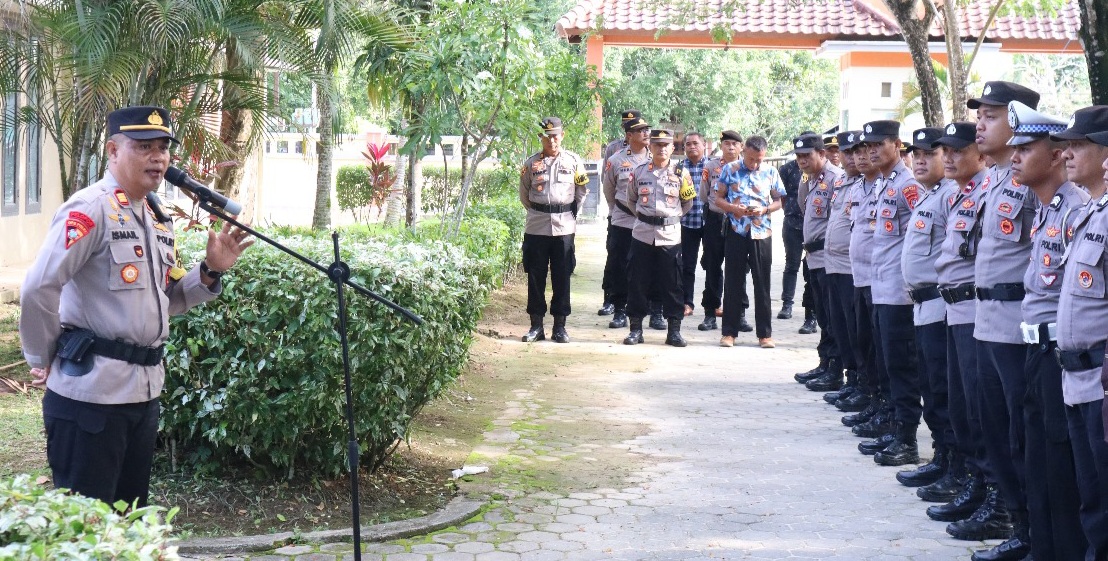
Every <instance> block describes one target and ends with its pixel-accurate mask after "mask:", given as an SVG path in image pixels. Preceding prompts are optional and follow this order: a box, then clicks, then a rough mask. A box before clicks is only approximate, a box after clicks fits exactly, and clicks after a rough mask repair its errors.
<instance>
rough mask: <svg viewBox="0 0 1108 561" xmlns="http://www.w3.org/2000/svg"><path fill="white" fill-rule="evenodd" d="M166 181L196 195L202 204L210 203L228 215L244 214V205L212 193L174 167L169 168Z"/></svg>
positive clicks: (206, 187)
mask: <svg viewBox="0 0 1108 561" xmlns="http://www.w3.org/2000/svg"><path fill="white" fill-rule="evenodd" d="M165 180H166V181H168V182H170V183H172V184H174V185H176V186H178V187H180V188H182V189H184V190H185V191H188V192H190V193H192V194H194V195H196V196H197V198H199V199H200V202H202V203H210V204H212V205H213V206H216V207H219V208H221V209H223V210H224V211H226V212H227V214H231V215H235V216H237V215H238V214H239V213H241V212H242V205H240V204H238V203H236V202H235V201H232V200H231V199H228V198H227V197H224V196H223V195H220V194H219V193H216V192H215V191H212V190H211V189H210V188H208V186H207V185H204V184H203V183H201V182H199V181H197V180H195V179H193V178H191V177H189V174H187V173H185V172H183V171H181V170H179V169H177V168H175V167H173V166H169V169H167V170H165Z"/></svg>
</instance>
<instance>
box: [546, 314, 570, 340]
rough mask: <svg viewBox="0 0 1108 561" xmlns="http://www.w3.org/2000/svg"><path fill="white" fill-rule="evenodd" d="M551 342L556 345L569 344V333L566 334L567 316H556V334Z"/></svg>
mask: <svg viewBox="0 0 1108 561" xmlns="http://www.w3.org/2000/svg"><path fill="white" fill-rule="evenodd" d="M550 340H551V341H554V342H555V343H568V342H569V333H566V316H554V333H552V334H551V335H550Z"/></svg>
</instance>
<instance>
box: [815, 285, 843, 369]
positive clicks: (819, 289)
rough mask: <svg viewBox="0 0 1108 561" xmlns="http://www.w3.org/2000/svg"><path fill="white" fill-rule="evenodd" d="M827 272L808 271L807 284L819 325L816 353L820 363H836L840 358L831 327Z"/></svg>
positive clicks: (829, 291) (829, 289) (829, 290)
mask: <svg viewBox="0 0 1108 561" xmlns="http://www.w3.org/2000/svg"><path fill="white" fill-rule="evenodd" d="M826 271H827V270H826V269H823V268H820V269H808V279H807V280H808V284H809V285H811V287H812V299H813V300H814V301H815V302H814V303H815V312H816V323H817V324H819V344H817V345H816V352H817V353H818V354H819V359H820V362H821V363H826V362H827V361H829V360H835V361H838V360H839V357H840V356H842V355H841V353H840V352H839V345H838V343H837V341H836V340H835V333H834V328H833V327H831V310H830V306H829V305H828V301H829V300H830V298H831V288H830V287H829V286H828V285H827V272H826Z"/></svg>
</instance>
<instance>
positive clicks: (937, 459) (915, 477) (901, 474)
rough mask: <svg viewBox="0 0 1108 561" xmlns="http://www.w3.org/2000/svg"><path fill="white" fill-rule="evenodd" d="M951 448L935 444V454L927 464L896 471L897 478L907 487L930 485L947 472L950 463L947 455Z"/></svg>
mask: <svg viewBox="0 0 1108 561" xmlns="http://www.w3.org/2000/svg"><path fill="white" fill-rule="evenodd" d="M949 455H950V450H949V449H948V448H947V447H946V446H935V454H934V455H933V456H931V460H929V461H928V462H927V463H926V464H923V465H922V466H920V467H918V468H916V469H908V470H904V471H898V472H896V480H897V481H899V482H900V484H901V485H904V486H905V487H923V486H924V485H930V484H932V483H934V482H936V481H938V480H939V479H942V477H943V475H944V474H946V468H947V466H948V465H949V463H950V462H949V460H947V456H949Z"/></svg>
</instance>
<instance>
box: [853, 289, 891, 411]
mask: <svg viewBox="0 0 1108 561" xmlns="http://www.w3.org/2000/svg"><path fill="white" fill-rule="evenodd" d="M854 321H855V325H856V326H857V330H856V331H855V335H854V344H855V345H857V351H856V352H857V353H858V356H859V357H860V358H859V361H858V380H859V384H860V385H861V387H862V390H863V391H865V392H866V394H867V395H885V394H888V393H889V384H888V378H889V377H888V374H884V373H880V374H879V373H878V371H877V351H876V349H875V348H874V345H873V293H872V292H871V291H870V287H868V286H856V287H854Z"/></svg>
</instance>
